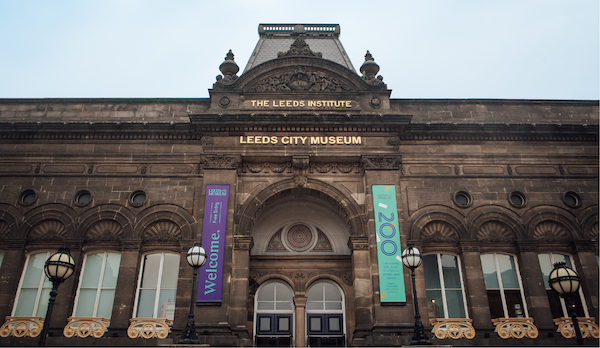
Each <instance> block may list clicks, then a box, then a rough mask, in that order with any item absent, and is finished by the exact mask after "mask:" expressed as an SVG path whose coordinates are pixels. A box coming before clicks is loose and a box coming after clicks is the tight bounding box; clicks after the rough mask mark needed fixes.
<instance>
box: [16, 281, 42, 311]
mask: <svg viewBox="0 0 600 348" xmlns="http://www.w3.org/2000/svg"><path fill="white" fill-rule="evenodd" d="M38 281H39V279H38ZM37 293H38V289H37V288H35V289H21V293H20V294H19V303H17V309H15V316H16V317H31V316H33V307H34V306H35V299H36V297H37ZM44 316H45V315H44Z"/></svg>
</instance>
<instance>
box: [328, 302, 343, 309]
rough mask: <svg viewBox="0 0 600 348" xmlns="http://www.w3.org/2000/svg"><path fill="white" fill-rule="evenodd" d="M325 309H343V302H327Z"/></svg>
mask: <svg viewBox="0 0 600 348" xmlns="http://www.w3.org/2000/svg"><path fill="white" fill-rule="evenodd" d="M325 309H328V310H341V309H342V303H341V302H325Z"/></svg>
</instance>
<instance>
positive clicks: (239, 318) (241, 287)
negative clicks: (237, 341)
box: [229, 235, 253, 338]
mask: <svg viewBox="0 0 600 348" xmlns="http://www.w3.org/2000/svg"><path fill="white" fill-rule="evenodd" d="M252 246H253V242H252V237H250V236H242V235H237V236H234V238H233V262H232V271H231V300H230V305H229V324H230V325H231V329H232V330H233V331H234V332H235V333H236V334H237V335H238V336H239V337H240V338H249V337H250V335H249V332H250V330H249V329H248V326H247V322H248V320H247V317H248V308H246V305H247V303H248V277H249V268H250V250H251V249H252Z"/></svg>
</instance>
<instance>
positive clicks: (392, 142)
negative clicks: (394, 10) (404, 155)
mask: <svg viewBox="0 0 600 348" xmlns="http://www.w3.org/2000/svg"><path fill="white" fill-rule="evenodd" d="M387 144H388V145H390V146H398V145H400V138H399V137H390V138H388V140H387Z"/></svg>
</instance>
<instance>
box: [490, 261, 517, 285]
mask: <svg viewBox="0 0 600 348" xmlns="http://www.w3.org/2000/svg"><path fill="white" fill-rule="evenodd" d="M496 257H497V259H498V267H500V277H501V278H502V286H503V287H504V288H505V289H519V281H518V280H517V268H516V267H515V259H514V258H513V257H512V256H510V255H501V254H496Z"/></svg>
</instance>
